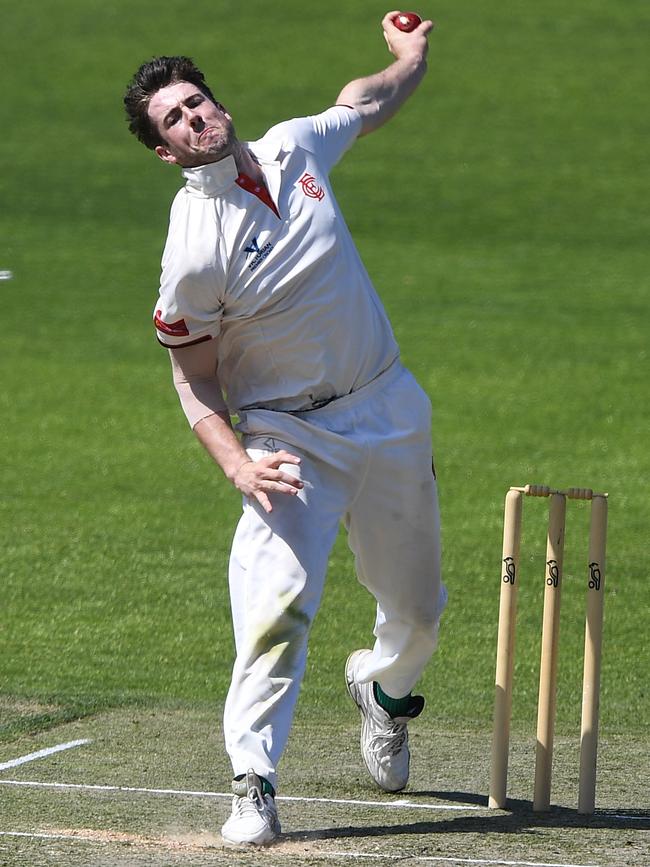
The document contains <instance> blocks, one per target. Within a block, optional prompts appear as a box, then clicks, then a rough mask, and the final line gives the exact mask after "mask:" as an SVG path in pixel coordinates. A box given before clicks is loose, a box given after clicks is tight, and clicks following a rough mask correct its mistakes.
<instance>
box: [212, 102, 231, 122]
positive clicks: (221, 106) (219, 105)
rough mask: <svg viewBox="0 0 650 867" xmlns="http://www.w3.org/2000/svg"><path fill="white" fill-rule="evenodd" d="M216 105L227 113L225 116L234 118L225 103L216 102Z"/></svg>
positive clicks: (229, 118)
mask: <svg viewBox="0 0 650 867" xmlns="http://www.w3.org/2000/svg"><path fill="white" fill-rule="evenodd" d="M215 105H216V106H217V108H218V109H219V111H222V112H223V113H224V114H225V116H226V117H227V118H228V120H232V116H231V115H230V114H228V109H227V108H226V106H225V105H224V104H223V103H221V102H215Z"/></svg>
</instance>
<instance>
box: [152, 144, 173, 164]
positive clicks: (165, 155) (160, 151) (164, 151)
mask: <svg viewBox="0 0 650 867" xmlns="http://www.w3.org/2000/svg"><path fill="white" fill-rule="evenodd" d="M154 151H155V153H156V155H157V156H159V157H160V159H161V160H162V161H163V162H164V163H171V165H176V163H177V162H178V160H177V159H176V157H175V156H174V154H173V153H172V152H171V151H170V150H169V149H168V148H166V147H165V146H164V145H158V146H157V147H155V148H154Z"/></svg>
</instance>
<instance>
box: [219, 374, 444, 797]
mask: <svg viewBox="0 0 650 867" xmlns="http://www.w3.org/2000/svg"><path fill="white" fill-rule="evenodd" d="M430 419H431V404H430V401H429V398H428V397H427V395H426V393H425V392H424V391H423V390H422V389H421V388H420V386H419V385H418V384H417V382H416V381H415V379H414V378H413V376H412V375H411V374H410V373H409V371H407V370H406V369H405V368H404V367H403V366H402V365H401V364H400V363H399V362H396V363H395V364H393V365H392V367H391V368H390V369H389V370H388V371H386V372H385V373H383V374H382V375H381V376H380V377H378V378H377V379H376V380H373V382H371V383H370V384H369V385H367V386H365V387H364V388H362V389H360V390H359V391H356V392H354V393H353V394H350V395H347V396H345V397H342V398H340V399H338V400H336V401H333V402H332V403H330V404H327V405H326V406H324V407H322V408H321V409H316V410H311V411H309V412H301V413H283V412H273V411H270V410H253V411H248V412H246V413H245V414H243V417H242V422H241V424H240V429H241V430H242V433H243V434H244V443H245V446H246V448H247V450H248V453H249V454H250V456H251V457H252V458H253V460H255V459H259V458H260V457H262V456H263V455H268V454H270V453H272V452H274V451H276V450H278V449H281V448H285V449H287V450H288V451H290V452H292V453H293V454H295V455H298V456H299V457H300V458H301V463H300V465H299V466H295V465H283V469H285V470H286V471H287V472H291V473H293V474H295V475H299V476H300V478H301V479H302V481H303V482H304V487H303V489H302V490H301V491H300V493H299V494H298V495H297V496H289V495H284V494H275V495H272V504H273V511H272V512H271V513H270V514H266V513H265V512H264V510H263V509H262V508H261V507H260V506H259V505H258V504H257V502H256V501H255V502H251V501H250V500H248V499H245V500H244V508H243V514H242V517H241V520H240V522H239V524H238V527H237V530H236V532H235V537H234V540H233V545H232V552H231V558H230V571H229V581H230V597H231V605H232V618H233V628H234V632H235V646H236V660H235V664H234V668H233V674H232V682H231V685H230V690H229V692H228V697H227V699H226V706H225V710H224V734H225V740H226V749H227V751H228V755H229V757H230V760H231V762H232V766H233V772H234V774H235V775H237V774H243V773H245V772H246V771H247V770H248V769H249V768H253V769H254V770H255V771H256V773H258V774H260V775H261V776H263V777H266V778H267V779H268V780H269V782H270V783H271V784H272V785H273V786H275V785H276V782H277V771H276V769H277V765H278V761H279V759H280V757H281V755H282V752H283V750H284V748H285V746H286V742H287V738H288V736H289V729H290V727H291V721H292V718H293V712H294V708H295V704H296V699H297V696H298V691H299V688H300V684H301V681H302V677H303V674H304V670H305V663H306V658H307V638H308V634H309V629H310V626H311V623H312V620H313V618H314V616H315V614H316V611H317V609H318V605H319V602H320V598H321V593H322V590H323V583H324V580H325V573H326V570H327V562H328V558H329V554H330V550H331V548H332V545H333V544H334V540H335V539H336V535H337V532H338V527H339V524H340V522H341V521H343V523H344V524H345V527H346V529H347V531H348V539H349V545H350V548H351V550H352V552H353V554H354V558H355V566H356V572H357V577H358V579H359V581H360V582H361V583H362V584H363V585H364V586H365V587H366V588H367V589H368V590H369V591H370V593H371V594H372V595H373V596H374V598H375V600H376V602H377V612H376V621H375V629H374V635H375V642H374V648H373V650H372V653H371V654H370V655H369V656H368V659H367V661H366V662H365V664H364V665H363V667H362V669H360V671H359V675H360V679H361V680H363V681H365V682H368V681H371V680H374V681H377V682H378V683H379V685H380V686H381V688H382V689H383V690H384V691H385V692H386V693H387V694H388V695H390V696H393V697H395V698H399V697H401V696H404V695H406V694H408V692H409V691H410V690H411V689H412V687H413V686H414V685H415V683H416V681H417V680H418V678H419V677H420V675H421V673H422V671H423V669H424V666H425V665H426V663H427V662H428V660H429V658H430V657H431V654H432V653H433V651H434V650H435V647H436V643H437V635H438V621H439V618H440V615H441V613H442V610H443V608H444V606H445V603H446V591H445V589H444V585H442V584H441V580H440V519H439V513H438V496H437V488H436V480H435V476H434V473H433V470H432V458H431V427H430ZM354 649H356V648H350V650H354Z"/></svg>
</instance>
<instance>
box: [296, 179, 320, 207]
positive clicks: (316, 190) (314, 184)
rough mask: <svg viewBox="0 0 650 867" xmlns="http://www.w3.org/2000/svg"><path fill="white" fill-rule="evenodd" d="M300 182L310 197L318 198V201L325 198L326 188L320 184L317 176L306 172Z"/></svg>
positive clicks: (304, 191)
mask: <svg viewBox="0 0 650 867" xmlns="http://www.w3.org/2000/svg"><path fill="white" fill-rule="evenodd" d="M298 183H299V184H300V186H301V187H302V191H303V193H304V194H305V195H306V196H307V198H308V199H318V201H319V202H321V201H322V200H323V199H324V198H325V190H324V189H323V188H322V187H321V186H320V185H319V183H318V181H317V180H316V178H315V177H314V176H313V175H310V174H309V172H305V174H304V175H303V176H302V177H301V178H300V180H299V181H298Z"/></svg>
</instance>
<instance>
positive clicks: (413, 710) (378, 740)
mask: <svg viewBox="0 0 650 867" xmlns="http://www.w3.org/2000/svg"><path fill="white" fill-rule="evenodd" d="M369 653H370V651H369V650H356V651H355V652H354V653H351V654H350V656H349V657H348V661H347V663H346V665H345V680H346V683H347V687H348V692H349V693H350V697H351V698H352V700H353V701H354V703H355V704H356V706H357V707H358V708H359V710H360V711H361V755H362V756H363V760H364V762H365V763H366V767H367V768H368V771H369V773H370V776H371V777H372V778H373V780H374V781H375V782H376V783H377V785H378V786H379V787H380V788H381V789H384V791H386V792H399V791H400V790H401V789H403V788H404V787H405V786H406V784H407V783H408V780H409V764H410V760H411V754H410V751H409V736H408V731H407V728H406V726H407V723H408V722H409V720H411V719H413V718H414V717H416V716H418V714H420V713H421V711H422V708H423V707H424V699H423V698H422V696H419V695H414V696H412V706H411V707H410V708H409V711H408V713H407V714H406V715H405V716H397V717H392V716H391V715H390V714H389V713H388V711H386V710H384V709H383V707H381V705H379V704H378V703H377V700H376V698H375V693H374V688H373V684H372V683H359V682H358V681H357V680H356V672H357V670H358V668H359V664H360V662H361V660H362V659H363V658H364V657H365V656H367V654H369Z"/></svg>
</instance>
